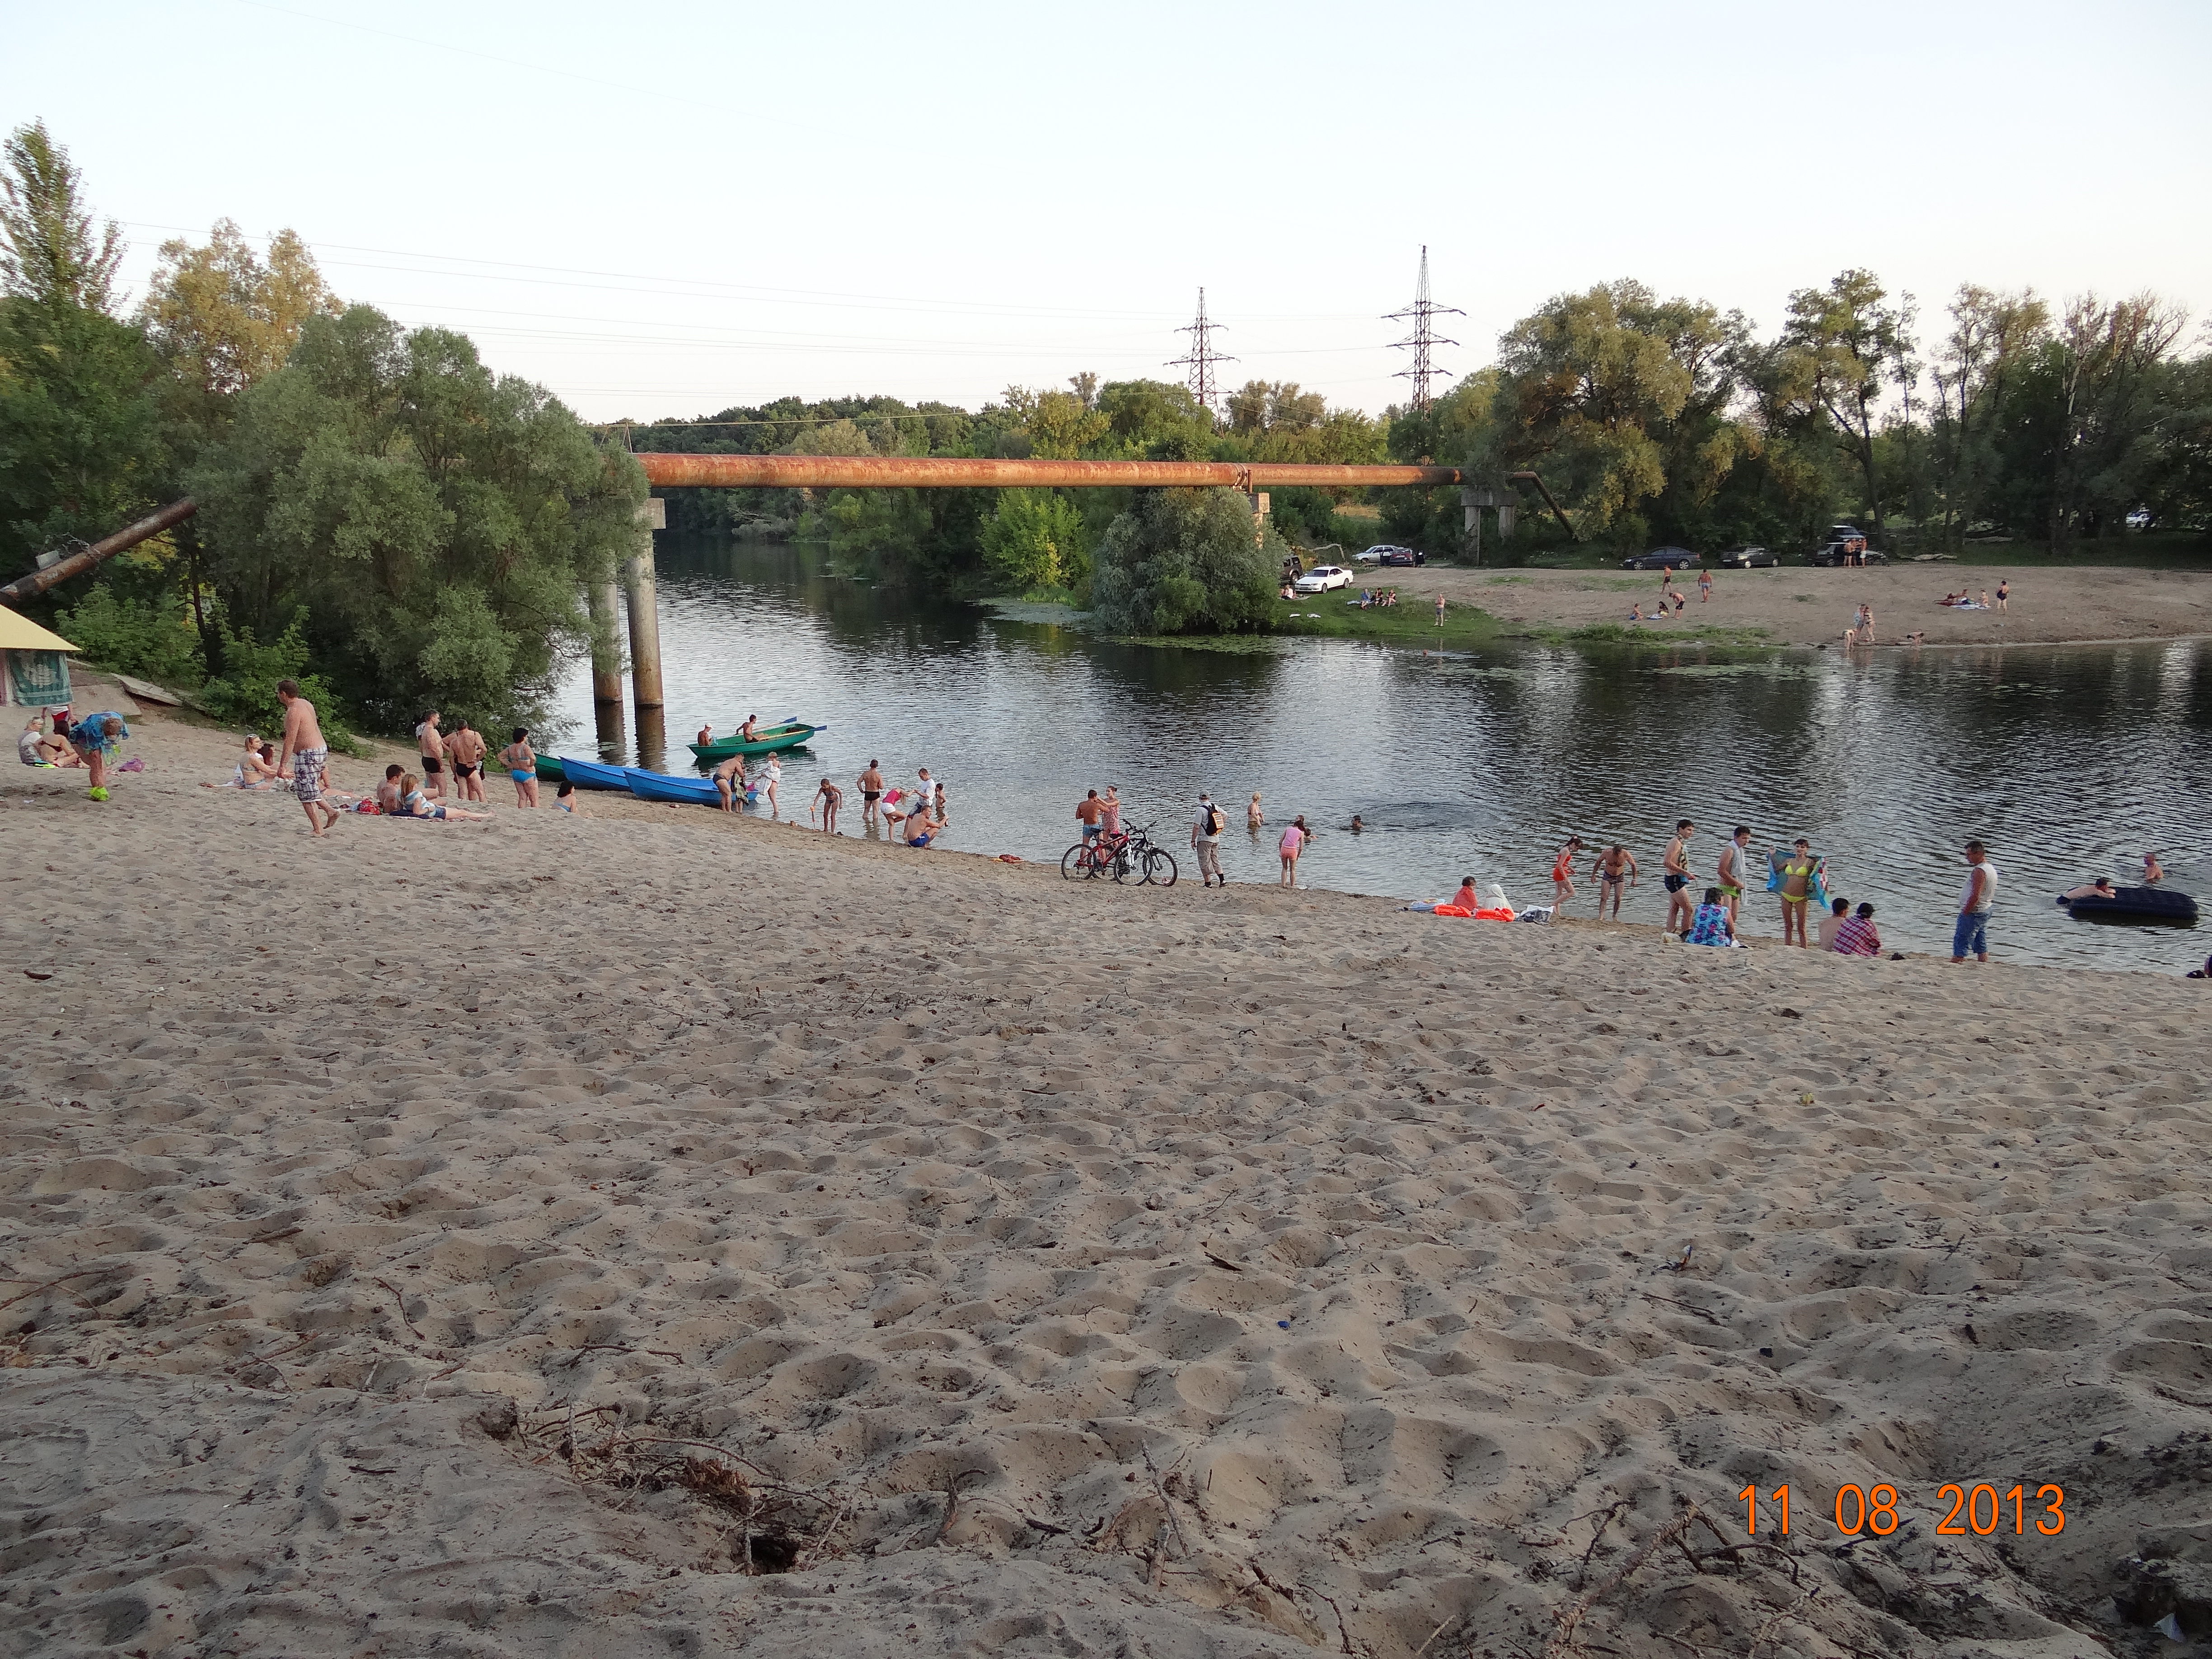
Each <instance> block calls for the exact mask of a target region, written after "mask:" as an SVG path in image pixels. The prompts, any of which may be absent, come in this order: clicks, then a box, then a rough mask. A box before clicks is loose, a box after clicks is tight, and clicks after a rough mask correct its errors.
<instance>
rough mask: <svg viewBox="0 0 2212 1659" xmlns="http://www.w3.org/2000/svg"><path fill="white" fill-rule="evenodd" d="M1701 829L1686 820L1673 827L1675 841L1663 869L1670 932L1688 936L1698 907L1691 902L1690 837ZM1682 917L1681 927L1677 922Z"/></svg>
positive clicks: (1668, 851) (1671, 842) (1668, 929)
mask: <svg viewBox="0 0 2212 1659" xmlns="http://www.w3.org/2000/svg"><path fill="white" fill-rule="evenodd" d="M1697 827H1698V826H1697V825H1696V824H1694V823H1691V822H1690V820H1689V819H1687V818H1682V819H1680V820H1679V821H1678V822H1677V823H1675V825H1674V840H1672V841H1670V842H1668V843H1667V856H1666V859H1665V860H1664V861H1663V863H1662V866H1661V867H1662V868H1663V869H1664V870H1665V871H1666V872H1667V924H1666V926H1667V931H1668V933H1687V932H1689V930H1690V923H1691V921H1692V918H1693V917H1694V916H1695V915H1696V914H1697V908H1698V907H1697V906H1696V905H1695V904H1694V903H1693V902H1691V898H1690V835H1691V832H1692V830H1694V829H1696V828H1697ZM1678 915H1679V916H1680V917H1681V919H1682V920H1681V925H1680V927H1677V926H1676V925H1675V922H1674V918H1675V917H1676V916H1678Z"/></svg>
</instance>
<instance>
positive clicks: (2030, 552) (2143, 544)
mask: <svg viewBox="0 0 2212 1659" xmlns="http://www.w3.org/2000/svg"><path fill="white" fill-rule="evenodd" d="M1899 562H1900V563H1903V562H1905V561H1903V560H1900V561H1899ZM1946 562H1950V563H1957V564H1962V565H1966V564H2020V565H2033V566H2051V567H2057V568H2062V569H2063V568H2065V567H2066V566H2068V565H2123V566H2132V567H2133V568H2136V569H2138V570H2206V569H2212V537H2208V536H2197V535H2192V534H2190V533H2189V532H2185V531H2172V532H2166V533H2164V534H2160V533H2159V532H2150V533H2148V534H2144V535H2130V536H2109V537H2106V538H2103V539H2102V540H2100V541H2093V542H2082V543H2081V544H2077V545H2076V546H2075V547H2073V548H2071V549H2069V550H2067V551H2066V552H2064V553H2053V552H2052V551H2051V550H2050V549H2049V548H2047V547H2043V546H2039V545H2038V544H2036V543H2033V542H1969V543H1967V544H1966V546H1964V547H1962V548H1960V550H1959V552H1958V555H1957V556H1956V557H1955V559H1953V560H1948V561H1946Z"/></svg>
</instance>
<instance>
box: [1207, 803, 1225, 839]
mask: <svg viewBox="0 0 2212 1659" xmlns="http://www.w3.org/2000/svg"><path fill="white" fill-rule="evenodd" d="M1228 827H1229V820H1228V819H1227V818H1226V817H1223V816H1222V812H1221V809H1220V808H1219V807H1218V806H1209V807H1207V808H1206V834H1207V835H1209V836H1218V835H1219V834H1220V833H1221V832H1222V831H1223V830H1224V829H1227V828H1228Z"/></svg>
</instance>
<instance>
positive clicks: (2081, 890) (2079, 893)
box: [2058, 876, 2112, 904]
mask: <svg viewBox="0 0 2212 1659" xmlns="http://www.w3.org/2000/svg"><path fill="white" fill-rule="evenodd" d="M2110 897H2112V878H2111V877H2110V876H2100V877H2098V878H2096V880H2094V881H2085V882H2083V883H2082V884H2081V885H2080V886H2079V887H2069V888H2068V889H2067V890H2065V891H2064V892H2063V893H2061V894H2060V895H2059V896H2058V902H2060V903H2061V904H2071V903H2072V902H2074V901H2075V899H2078V898H2110Z"/></svg>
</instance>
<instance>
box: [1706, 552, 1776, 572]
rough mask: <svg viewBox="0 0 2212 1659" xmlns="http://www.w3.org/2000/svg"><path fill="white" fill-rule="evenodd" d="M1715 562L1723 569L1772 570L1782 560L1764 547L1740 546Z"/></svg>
mask: <svg viewBox="0 0 2212 1659" xmlns="http://www.w3.org/2000/svg"><path fill="white" fill-rule="evenodd" d="M1713 562H1714V563H1715V564H1717V565H1718V566H1720V567H1721V568H1723V570H1771V569H1773V568H1774V567H1775V566H1776V565H1778V564H1780V563H1781V562H1782V561H1781V560H1780V559H1778V558H1777V557H1775V556H1774V555H1773V554H1772V553H1771V552H1769V551H1768V550H1766V549H1765V548H1763V547H1739V548H1736V549H1734V550H1732V551H1729V552H1727V553H1723V554H1722V555H1721V556H1719V557H1718V558H1717V559H1715V560H1714V561H1713Z"/></svg>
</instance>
